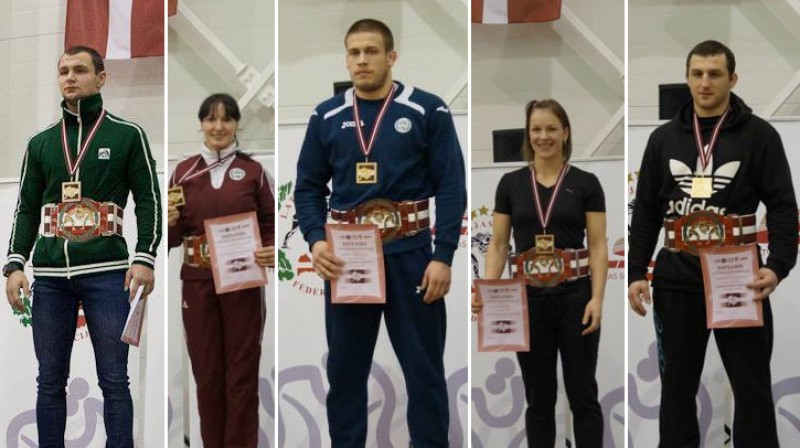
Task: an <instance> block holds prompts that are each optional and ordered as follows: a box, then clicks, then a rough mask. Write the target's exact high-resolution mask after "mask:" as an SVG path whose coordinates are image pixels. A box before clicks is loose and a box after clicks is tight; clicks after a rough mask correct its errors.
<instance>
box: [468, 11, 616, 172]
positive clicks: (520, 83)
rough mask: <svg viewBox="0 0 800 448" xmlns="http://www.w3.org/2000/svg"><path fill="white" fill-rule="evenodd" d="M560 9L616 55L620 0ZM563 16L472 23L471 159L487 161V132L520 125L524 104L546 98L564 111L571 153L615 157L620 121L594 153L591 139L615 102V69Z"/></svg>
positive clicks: (489, 155) (489, 135) (489, 156)
mask: <svg viewBox="0 0 800 448" xmlns="http://www.w3.org/2000/svg"><path fill="white" fill-rule="evenodd" d="M562 5H563V7H566V8H568V9H569V10H571V11H572V12H573V13H574V16H576V17H577V19H578V21H580V22H582V23H583V24H585V25H586V28H588V30H589V31H590V32H591V33H592V34H594V35H595V36H596V38H597V39H596V40H595V41H594V42H596V43H600V44H601V45H602V46H604V47H606V48H607V49H608V50H609V52H610V53H611V54H613V56H614V57H615V58H616V59H618V60H619V61H622V60H623V58H624V34H623V31H624V26H625V21H624V15H623V13H624V2H623V0H564V1H563V3H562ZM573 23H574V22H570V21H569V20H568V16H567V15H566V14H565V13H564V12H562V17H561V18H560V19H559V20H557V21H555V22H549V23H526V24H513V25H477V24H473V25H472V108H471V110H470V114H471V116H472V162H473V163H490V162H491V161H492V130H494V129H509V128H522V127H524V126H525V121H524V119H525V113H524V108H525V104H526V103H527V102H528V101H530V100H531V99H534V98H535V99H543V98H553V99H556V100H558V101H559V102H561V103H562V105H563V106H564V108H565V109H566V110H567V113H568V114H569V117H570V121H571V124H572V131H573V132H572V135H573V137H574V143H573V151H574V155H575V156H583V157H588V156H591V155H620V156H621V155H623V154H624V143H623V132H622V125H621V123H620V124H618V125H616V126H614V128H613V129H614V131H613V132H612V133H611V135H610V136H609V138H608V139H606V140H605V141H604V142H603V143H602V144H601V145H599V148H598V149H597V150H596V151H594V154H587V152H589V151H591V150H592V143H593V142H594V140H595V138H597V136H598V134H600V133H601V132H602V130H603V128H604V126H606V125H607V124H608V121H609V119H610V118H611V116H612V115H613V114H614V113H615V112H616V111H617V110H618V109H619V108H621V107H622V105H623V100H624V89H623V77H622V74H623V73H622V71H621V69H622V67H621V66H619V67H618V68H619V69H618V68H617V67H615V66H614V65H612V64H611V63H609V62H608V60H607V59H606V58H604V57H602V55H601V54H600V53H599V51H598V49H597V47H595V46H592V45H591V44H590V41H589V40H587V38H586V37H585V36H586V35H587V34H585V33H581V32H579V31H578V29H577V28H576V27H575V26H574V25H573Z"/></svg>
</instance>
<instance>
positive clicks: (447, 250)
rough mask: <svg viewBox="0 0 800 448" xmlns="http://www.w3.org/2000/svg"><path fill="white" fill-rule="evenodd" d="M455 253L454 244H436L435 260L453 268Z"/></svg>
mask: <svg viewBox="0 0 800 448" xmlns="http://www.w3.org/2000/svg"><path fill="white" fill-rule="evenodd" d="M455 251H456V246H454V245H452V244H447V243H436V248H435V249H434V251H433V259H434V260H436V261H441V262H442V263H444V264H446V265H448V266H451V265H452V264H453V254H454V253H455Z"/></svg>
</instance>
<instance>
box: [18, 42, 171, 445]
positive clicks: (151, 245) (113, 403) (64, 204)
mask: <svg viewBox="0 0 800 448" xmlns="http://www.w3.org/2000/svg"><path fill="white" fill-rule="evenodd" d="M58 81H59V88H60V89H61V93H62V95H63V97H64V101H63V102H62V104H61V108H62V114H63V117H62V119H61V120H59V121H57V122H56V123H54V124H52V125H50V126H49V127H48V128H46V129H45V130H44V131H42V132H40V133H38V134H36V135H35V136H33V137H32V138H31V139H30V141H29V142H28V148H27V150H26V152H25V158H24V160H23V163H22V174H21V176H20V189H19V199H18V200H17V204H16V208H15V212H14V224H13V228H12V231H11V240H10V243H9V250H8V263H7V264H6V265H5V267H4V268H3V275H4V276H5V277H6V278H7V279H8V281H7V283H6V295H7V296H8V301H9V303H10V304H11V306H12V307H14V308H16V309H19V310H22V309H23V304H22V301H21V296H20V290H23V291H24V293H25V294H26V295H30V292H31V290H32V291H33V292H34V293H35V297H33V300H34V302H33V303H34V305H33V311H32V313H33V315H32V318H33V342H34V348H35V351H36V358H37V360H38V361H39V375H38V377H37V382H38V385H39V387H38V396H37V400H36V423H37V429H38V432H39V446H40V447H49V446H53V447H63V446H64V431H65V426H66V416H67V408H66V393H65V389H66V385H67V380H68V378H69V366H70V355H71V353H72V344H73V340H74V335H75V329H76V322H77V314H78V307H79V305H80V304H82V305H83V310H84V314H85V316H86V323H87V325H88V327H89V334H90V336H91V339H92V345H93V347H94V352H95V360H96V365H97V376H98V379H99V383H100V388H101V389H102V391H103V398H104V412H103V415H104V420H105V429H106V434H107V436H108V442H107V445H106V446H113V447H121V448H125V447H133V404H132V401H131V395H130V390H129V388H128V346H127V345H126V344H125V343H123V342H121V341H120V336H121V335H122V330H123V328H124V326H125V321H126V319H127V316H128V312H129V310H130V305H129V300H130V299H131V298H133V296H134V294H135V292H136V290H137V289H138V287H139V286H142V287H143V294H144V295H147V294H149V293H151V292H152V290H153V283H154V275H153V268H154V266H155V257H156V249H157V248H158V244H159V242H160V240H161V204H160V199H159V198H160V193H159V187H158V180H157V179H158V177H157V175H156V170H155V160H154V159H153V157H152V155H151V154H150V148H149V145H148V143H147V137H146V136H145V133H144V131H142V129H141V128H140V127H139V126H137V125H136V124H133V123H131V122H128V121H125V120H123V119H120V118H117V117H115V116H114V115H112V114H110V113H109V112H107V111H106V110H105V109H104V108H103V101H102V98H101V96H100V89H101V88H102V87H103V85H104V84H105V81H106V73H105V68H104V62H103V59H102V57H101V56H100V55H99V54H98V53H97V51H95V50H93V49H91V48H88V47H73V48H70V49H68V50H67V51H66V52H65V53H64V55H63V56H62V57H61V59H60V60H59V63H58ZM129 193H132V194H133V200H134V202H135V203H136V210H135V213H136V223H137V232H136V233H137V244H136V253H135V255H134V257H133V261H132V263H131V264H130V265H129V263H128V249H127V244H126V243H125V239H124V238H123V232H122V230H123V229H122V227H123V211H124V209H125V206H126V203H127V200H128V194H129ZM40 227H41V228H40ZM128 233H129V234H130V233H131V229H128ZM34 243H35V250H33V249H34ZM31 250H33V257H32V265H33V275H34V283H33V288H29V285H28V279H27V278H26V276H25V273H24V266H25V263H26V262H27V261H28V256H29V255H30V253H31Z"/></svg>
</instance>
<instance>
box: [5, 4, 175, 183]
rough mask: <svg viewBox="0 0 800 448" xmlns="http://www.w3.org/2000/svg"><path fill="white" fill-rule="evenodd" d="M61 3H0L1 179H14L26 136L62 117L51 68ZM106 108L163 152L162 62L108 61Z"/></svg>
mask: <svg viewBox="0 0 800 448" xmlns="http://www.w3.org/2000/svg"><path fill="white" fill-rule="evenodd" d="M65 19H66V1H65V0H32V1H25V2H22V1H11V0H3V1H0V135H2V136H3V138H2V139H0V178H17V177H19V170H20V167H21V165H22V157H23V155H24V152H25V146H26V144H27V141H28V138H30V136H31V135H32V134H34V133H35V132H36V131H37V130H39V129H42V128H44V127H45V126H47V125H49V124H50V123H52V122H54V121H55V120H57V119H59V118H60V117H61V115H60V109H59V107H58V104H59V103H60V102H61V95H60V93H59V91H58V79H57V74H58V72H57V70H56V66H57V64H58V58H59V57H60V56H61V54H62V52H63V51H64V23H65ZM106 72H107V73H108V80H107V82H106V86H105V87H104V88H103V98H104V102H105V105H106V108H107V109H108V110H109V111H111V112H112V113H114V114H116V115H118V116H120V117H123V118H126V119H128V120H131V121H134V122H136V123H138V124H139V125H141V126H142V127H143V128H144V130H145V132H147V136H148V138H149V140H150V145H151V149H152V151H153V157H155V159H156V160H157V161H161V160H162V157H163V154H164V143H163V142H164V58H163V57H151V58H139V59H132V60H127V61H107V63H106Z"/></svg>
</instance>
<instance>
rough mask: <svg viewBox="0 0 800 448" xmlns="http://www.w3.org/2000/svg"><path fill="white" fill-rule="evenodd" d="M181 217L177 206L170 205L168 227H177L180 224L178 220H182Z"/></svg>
mask: <svg viewBox="0 0 800 448" xmlns="http://www.w3.org/2000/svg"><path fill="white" fill-rule="evenodd" d="M180 217H181V211H180V210H178V207H177V206H175V205H172V203H170V204H169V205H168V206H167V225H168V226H170V227H175V225H177V224H178V220H179V219H180Z"/></svg>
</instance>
